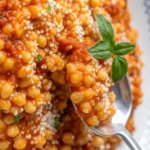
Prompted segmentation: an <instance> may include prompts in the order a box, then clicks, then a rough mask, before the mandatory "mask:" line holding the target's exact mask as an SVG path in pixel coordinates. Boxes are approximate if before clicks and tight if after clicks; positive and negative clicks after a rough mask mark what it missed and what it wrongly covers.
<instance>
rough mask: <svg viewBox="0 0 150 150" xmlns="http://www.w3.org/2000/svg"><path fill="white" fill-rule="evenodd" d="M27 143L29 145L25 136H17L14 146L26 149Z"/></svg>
mask: <svg viewBox="0 0 150 150" xmlns="http://www.w3.org/2000/svg"><path fill="white" fill-rule="evenodd" d="M26 145H27V140H26V139H25V138H24V137H22V136H20V137H19V138H16V139H15V140H14V144H13V147H14V148H15V149H24V148H25V147H26Z"/></svg>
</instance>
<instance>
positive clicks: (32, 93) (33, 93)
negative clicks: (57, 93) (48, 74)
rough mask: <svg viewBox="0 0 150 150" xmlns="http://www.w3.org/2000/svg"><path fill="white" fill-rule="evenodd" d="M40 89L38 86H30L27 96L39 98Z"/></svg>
mask: <svg viewBox="0 0 150 150" xmlns="http://www.w3.org/2000/svg"><path fill="white" fill-rule="evenodd" d="M40 93H41V92H40V90H39V89H38V88H36V87H30V88H28V89H27V96H28V97H30V98H33V99H34V98H37V97H38V96H39V95H40Z"/></svg>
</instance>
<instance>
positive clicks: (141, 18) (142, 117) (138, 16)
mask: <svg viewBox="0 0 150 150" xmlns="http://www.w3.org/2000/svg"><path fill="white" fill-rule="evenodd" d="M128 5H129V10H130V13H131V18H132V27H134V28H135V29H137V30H138V32H139V37H138V44H139V46H140V47H141V49H142V50H143V56H142V60H143V62H144V68H143V73H142V76H143V79H144V81H143V84H142V89H143V91H144V97H143V104H142V105H140V106H139V107H138V108H137V109H136V111H135V115H134V119H135V125H136V131H135V132H134V138H135V139H136V140H137V141H138V143H140V145H141V147H142V150H150V111H149V110H150V38H149V36H150V30H149V29H150V22H149V23H148V17H149V19H150V0H128ZM148 114H149V117H148ZM148 145H149V146H148ZM118 150H129V149H128V148H127V146H126V145H125V144H122V145H121V146H120V147H119V148H118Z"/></svg>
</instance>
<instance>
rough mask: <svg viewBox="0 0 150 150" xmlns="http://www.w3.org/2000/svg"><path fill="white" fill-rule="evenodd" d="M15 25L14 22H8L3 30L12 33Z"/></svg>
mask: <svg viewBox="0 0 150 150" xmlns="http://www.w3.org/2000/svg"><path fill="white" fill-rule="evenodd" d="M13 30H14V29H13V27H12V24H10V23H7V24H6V25H5V26H4V27H3V28H2V32H3V33H5V34H11V33H12V32H13Z"/></svg>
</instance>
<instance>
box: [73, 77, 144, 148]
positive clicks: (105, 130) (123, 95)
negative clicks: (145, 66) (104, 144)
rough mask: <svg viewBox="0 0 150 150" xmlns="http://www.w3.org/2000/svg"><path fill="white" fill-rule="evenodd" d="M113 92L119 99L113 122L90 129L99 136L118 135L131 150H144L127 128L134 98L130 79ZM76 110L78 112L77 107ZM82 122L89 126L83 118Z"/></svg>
mask: <svg viewBox="0 0 150 150" xmlns="http://www.w3.org/2000/svg"><path fill="white" fill-rule="evenodd" d="M113 91H114V92H115V94H116V96H117V98H116V101H115V106H116V114H115V115H114V116H113V118H112V121H111V122H109V123H107V124H105V125H100V126H98V127H90V129H91V130H92V132H93V133H95V134H96V135H99V136H105V137H106V136H107V137H110V136H114V135H117V136H119V137H121V138H122V139H123V140H124V141H125V143H126V144H127V145H128V146H129V148H130V149H131V150H142V149H141V148H140V146H139V145H138V144H137V142H136V141H135V140H134V139H133V137H132V136H131V134H130V133H129V132H128V131H127V129H126V128H125V125H126V123H127V120H128V118H129V116H130V113H131V109H132V96H131V89H130V84H129V81H128V77H127V76H126V77H125V78H124V79H123V80H122V81H120V82H119V83H117V84H115V85H114V87H113ZM73 105H74V104H73ZM74 108H75V111H77V109H76V106H75V105H74ZM81 120H82V121H83V123H84V124H85V125H86V126H88V125H87V124H86V122H85V121H84V119H83V118H81Z"/></svg>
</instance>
